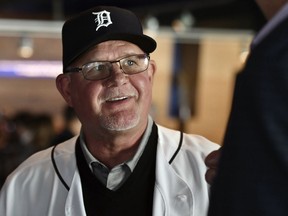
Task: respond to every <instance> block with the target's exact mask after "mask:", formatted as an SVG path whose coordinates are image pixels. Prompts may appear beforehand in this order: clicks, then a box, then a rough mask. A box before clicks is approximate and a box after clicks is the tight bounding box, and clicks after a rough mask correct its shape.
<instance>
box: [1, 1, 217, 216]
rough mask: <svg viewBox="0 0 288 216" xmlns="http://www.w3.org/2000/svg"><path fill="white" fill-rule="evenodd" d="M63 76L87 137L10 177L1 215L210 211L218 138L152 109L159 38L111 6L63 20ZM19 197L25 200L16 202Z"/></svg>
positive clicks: (62, 86) (192, 215) (179, 215)
mask: <svg viewBox="0 0 288 216" xmlns="http://www.w3.org/2000/svg"><path fill="white" fill-rule="evenodd" d="M62 43H63V74H60V75H59V76H58V77H57V78H56V85H57V88H58V90H59V92H60V93H61V95H62V96H63V98H64V99H65V101H66V102H67V104H68V105H69V106H71V107H73V109H74V110H75V112H76V114H77V116H78V118H79V120H80V122H81V124H82V127H81V132H80V136H75V137H73V138H71V139H69V140H68V141H65V142H63V143H61V144H58V145H55V146H54V147H51V148H49V149H47V150H44V151H41V152H38V153H36V154H34V155H33V156H32V157H30V158H29V159H28V160H26V161H25V162H24V163H22V164H21V165H20V166H19V167H18V168H17V169H16V170H15V171H14V172H13V173H12V174H11V175H10V176H9V177H8V178H7V180H6V182H5V184H4V186H3V188H2V190H1V193H0V215H3V216H7V215H9V216H10V215H27V216H28V215H29V216H30V215H37V216H38V215H51V216H57V215H59V216H60V215H61V216H63V215H75V216H76V215H77V216H81V215H83V216H84V215H125V216H128V215H133V216H135V215H137V216H142V215H143V216H144V215H145V216H147V215H154V216H160V215H169V216H172V215H173V216H184V215H187V216H188V215H189V216H205V215H206V214H207V208H208V204H209V185H208V183H207V182H206V181H205V172H206V170H207V167H206V166H205V163H204V159H205V157H206V156H207V155H208V154H209V153H210V152H211V151H213V150H216V149H218V148H219V145H217V144H215V143H213V142H211V141H209V140H207V139H206V138H204V137H201V136H198V135H192V134H186V133H182V132H181V131H176V130H171V129H168V128H165V127H163V126H161V125H159V124H156V122H154V121H153V119H152V117H151V116H150V115H149V112H150V107H151V102H152V86H153V80H154V75H155V73H156V68H157V67H156V62H155V61H154V60H152V59H150V56H149V54H150V53H151V52H153V51H154V50H155V49H156V41H155V40H154V39H152V38H151V37H149V36H147V35H144V34H143V30H142V25H141V23H140V21H139V19H138V18H137V17H136V16H135V14H133V13H132V12H131V11H128V10H125V9H121V8H117V7H108V6H99V7H95V8H92V9H90V10H87V11H85V12H83V13H81V14H79V15H77V16H75V17H73V18H71V19H69V20H68V21H66V22H65V23H64V26H63V29H62ZM16 204H17V205H16Z"/></svg>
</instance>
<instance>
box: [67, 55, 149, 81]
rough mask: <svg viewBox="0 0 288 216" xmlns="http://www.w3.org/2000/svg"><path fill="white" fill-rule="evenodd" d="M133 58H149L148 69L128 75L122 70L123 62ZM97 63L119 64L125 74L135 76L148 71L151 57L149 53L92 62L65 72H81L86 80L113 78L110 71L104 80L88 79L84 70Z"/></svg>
mask: <svg viewBox="0 0 288 216" xmlns="http://www.w3.org/2000/svg"><path fill="white" fill-rule="evenodd" d="M133 56H136V57H143V58H147V60H148V64H147V67H146V68H145V69H144V70H141V71H137V72H135V73H126V72H125V70H123V68H122V60H123V59H127V58H129V57H133ZM95 62H100V63H110V64H111V65H112V64H113V63H118V64H119V67H120V69H121V70H122V71H123V73H125V74H128V75H133V74H137V73H141V72H144V71H146V70H147V68H148V67H149V62H150V55H149V54H147V53H142V54H133V55H128V56H124V57H122V58H120V59H118V60H114V61H92V62H88V63H85V64H83V65H82V66H81V67H71V68H67V69H66V70H65V73H79V72H81V73H82V75H83V77H84V78H85V79H86V80H103V79H106V78H108V77H110V76H111V71H109V74H108V75H107V76H105V77H102V78H99V79H91V78H87V74H85V73H84V72H83V68H84V67H85V66H87V65H88V64H92V63H95Z"/></svg>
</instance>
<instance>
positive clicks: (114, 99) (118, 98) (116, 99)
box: [106, 96, 129, 102]
mask: <svg viewBox="0 0 288 216" xmlns="http://www.w3.org/2000/svg"><path fill="white" fill-rule="evenodd" d="M128 98H129V97H128V96H123V97H114V98H109V99H108V100H106V101H107V102H118V101H124V100H127V99H128Z"/></svg>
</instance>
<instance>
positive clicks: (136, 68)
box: [120, 54, 149, 74]
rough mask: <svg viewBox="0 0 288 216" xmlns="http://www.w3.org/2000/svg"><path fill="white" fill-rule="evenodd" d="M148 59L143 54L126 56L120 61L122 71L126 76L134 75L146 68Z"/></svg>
mask: <svg viewBox="0 0 288 216" xmlns="http://www.w3.org/2000/svg"><path fill="white" fill-rule="evenodd" d="M148 64H149V57H148V56H147V55H145V54H141V55H133V56H128V57H126V58H123V59H121V60H120V65H121V68H122V70H123V71H124V72H125V73H127V74H135V73H140V72H142V71H145V70H146V69H147V68H148Z"/></svg>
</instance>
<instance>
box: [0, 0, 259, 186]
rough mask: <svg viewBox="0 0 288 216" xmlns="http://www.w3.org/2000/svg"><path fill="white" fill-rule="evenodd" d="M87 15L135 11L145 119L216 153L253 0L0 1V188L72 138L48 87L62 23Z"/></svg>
mask: <svg viewBox="0 0 288 216" xmlns="http://www.w3.org/2000/svg"><path fill="white" fill-rule="evenodd" d="M95 5H116V6H120V7H124V8H127V9H130V10H132V11H134V12H135V13H136V14H137V15H138V16H139V18H140V19H141V21H142V23H143V26H144V30H145V33H146V34H148V35H150V36H151V37H153V38H155V40H156V41H157V43H158V48H157V50H156V51H155V52H154V53H153V54H152V55H151V57H152V58H153V59H155V60H156V62H157V64H158V71H157V74H156V77H155V79H156V80H155V85H154V89H153V91H154V96H153V106H152V109H151V115H152V116H153V117H154V119H155V120H156V122H158V123H160V124H162V125H165V126H167V127H171V128H175V129H181V130H183V131H185V132H188V133H195V134H200V135H202V136H205V137H207V138H208V139H210V140H212V141H214V142H217V143H219V144H221V142H222V139H223V135H224V132H225V127H226V123H227V119H228V116H229V111H230V105H231V99H232V95H233V88H234V80H235V75H236V74H237V73H238V72H239V71H240V70H241V68H242V66H243V64H244V62H245V58H246V56H247V55H248V53H249V44H250V42H251V40H252V38H253V36H254V34H255V33H256V32H257V31H258V30H259V29H260V28H261V27H262V25H263V24H264V22H265V19H264V17H263V16H262V14H261V12H260V11H259V9H258V8H257V6H256V4H255V3H254V1H253V0H153V1H152V0H146V1H135V0H121V1H119V0H106V1H105V0H1V1H0V160H1V167H0V173H1V182H0V185H1V183H2V182H3V180H4V178H5V177H6V175H7V173H9V172H11V170H13V169H14V168H15V167H16V166H17V165H18V164H19V163H20V162H21V161H23V160H24V159H25V158H26V157H28V156H29V155H30V154H32V153H33V152H35V151H38V150H41V149H44V148H47V147H49V146H51V145H54V144H55V143H57V142H60V141H61V140H63V139H67V138H68V137H71V136H73V135H75V134H77V133H79V128H80V125H79V122H77V117H75V114H74V113H73V110H70V109H69V108H68V107H66V105H65V102H64V100H63V99H62V98H61V96H60V94H59V93H58V91H57V90H56V87H55V77H56V76H57V75H58V74H59V73H61V72H62V63H61V58H62V47H61V28H62V25H63V22H64V20H65V19H67V18H69V17H70V16H72V15H74V14H76V13H78V12H80V11H82V10H85V9H88V8H90V7H92V6H95Z"/></svg>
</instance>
